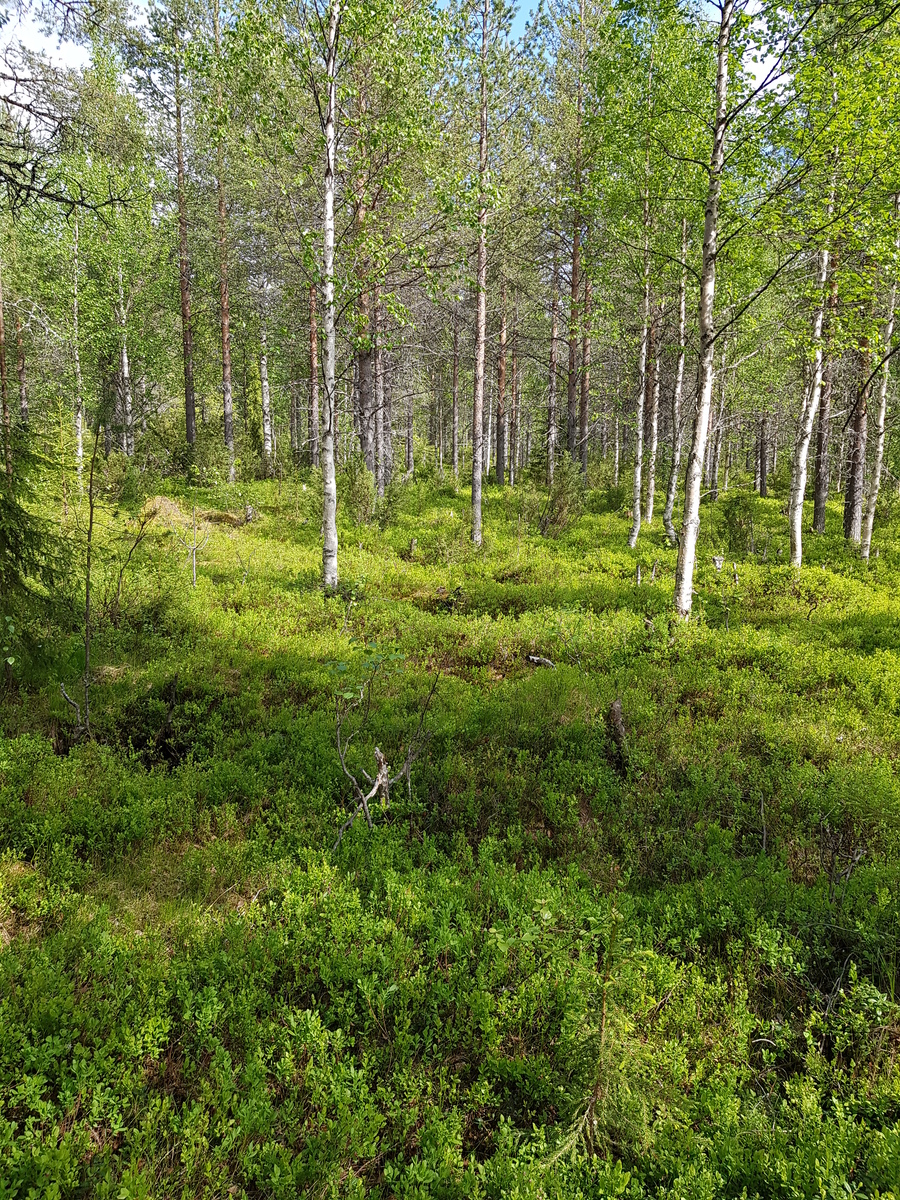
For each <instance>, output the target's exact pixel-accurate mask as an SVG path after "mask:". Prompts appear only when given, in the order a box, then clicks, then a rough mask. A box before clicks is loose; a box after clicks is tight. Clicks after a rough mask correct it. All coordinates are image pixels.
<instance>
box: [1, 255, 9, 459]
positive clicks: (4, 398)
mask: <svg viewBox="0 0 900 1200" xmlns="http://www.w3.org/2000/svg"><path fill="white" fill-rule="evenodd" d="M0 404H2V409H3V448H4V457H5V459H6V478H7V479H12V423H11V422H10V418H9V388H8V384H7V379H6V326H5V324H4V320H3V278H2V274H0Z"/></svg>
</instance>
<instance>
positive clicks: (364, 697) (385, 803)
mask: <svg viewBox="0 0 900 1200" xmlns="http://www.w3.org/2000/svg"><path fill="white" fill-rule="evenodd" d="M375 673H376V672H374V671H373V672H372V675H371V676H370V677H369V679H368V680H367V682H366V686H365V687H364V689H363V691H362V693H361V694H360V697H359V699H358V700H355V701H354V702H353V703H352V704H350V705H344V706H342V705H341V703H340V701H338V702H337V704H336V706H335V715H336V724H337V730H336V733H337V752H338V758H339V759H340V763H341V770H342V771H343V772H344V774H345V775H346V776H347V778H348V779H349V780H350V784H351V787H352V788H353V796H354V799H355V800H356V805H355V807H354V809H353V811H352V812H351V814H350V816H349V817H348V818H347V820H346V821H345V822H344V823H343V825H341V827H340V829H339V830H338V835H337V838H336V839H335V842H334V845H333V846H332V847H331V848H332V850H336V849H337V848H338V846H339V845H340V844H341V839H342V838H343V836H344V834H345V833H346V832H347V830H348V829H349V828H350V827H351V825H352V824H353V822H354V821H355V820H356V818H357V817H358V816H359V814H360V813H362V814H363V816H364V817H365V818H366V824H367V825H368V826H369V828H370V829H371V828H372V809H371V805H372V803H373V802H374V801H375V800H378V799H380V800H381V804H382V807H383V808H388V807H389V806H390V802H391V788H392V787H393V785H394V784H395V783H399V781H400V780H401V779H404V778H405V779H406V787H407V791H408V793H409V795H410V797H411V796H412V783H411V779H410V774H411V771H412V765H413V763H414V762H415V761H416V759H417V758H418V757H419V754H420V753H421V750H422V746H423V745H424V742H425V733H424V728H425V718H426V716H427V715H428V709H429V708H430V706H431V701H432V699H433V697H434V693H435V689H436V688H437V682H438V675H437V674H435V676H434V679H433V680H432V684H431V688H430V690H429V692H428V695H427V697H426V698H425V703H424V704H423V706H422V710H421V712H420V713H419V722H418V724H417V725H416V729H415V732H414V734H413V736H412V738H411V739H410V742H409V746H408V747H407V751H406V758H405V759H404V761H403V766H402V767H401V768H400V770H399V771H398V772H397V773H396V775H391V773H390V767H389V766H388V761H387V759H386V758H385V756H384V754H382V752H381V750H380V749H379V748H378V747H377V746H376V747H375V748H374V755H375V762H376V765H377V770H376V773H375V778H374V779H373V778H372V776H371V775H370V774H369V773H368V771H366V770H365V769H364V768H362V767H361V768H360V770H359V773H360V774H361V775H362V777H363V778H364V779H365V781H366V783H368V784H370V785H371V786H370V788H369V790H368V792H364V791H363V788H362V785H361V784H360V782H359V780H358V779H357V777H356V775H354V774H353V772H352V771H351V770H350V768H349V767H348V766H347V748H348V746H349V745H350V742H351V741H352V739H353V738H354V737H355V735H356V733H358V732H359V730H356V731H354V733H351V734H350V735H349V736H346V737H344V736H342V730H343V726H344V722H345V720H346V719H347V716H348V715H349V713H350V712H352V711H353V710H354V709H356V708H359V707H360V706H363V719H362V723H361V725H360V728H362V727H363V726H364V725H365V723H366V720H367V718H368V715H369V712H370V709H371V704H372V683H373V681H374V678H375Z"/></svg>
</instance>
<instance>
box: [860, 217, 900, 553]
mask: <svg viewBox="0 0 900 1200" xmlns="http://www.w3.org/2000/svg"><path fill="white" fill-rule="evenodd" d="M898 207H900V196H895V197H894V221H895V222H896V220H897V216H898ZM895 250H900V233H898V235H897V240H896V242H895ZM896 304H897V280H896V277H895V278H894V280H893V281H892V283H891V291H890V297H889V299H888V310H887V316H886V318H885V322H884V353H885V354H890V351H891V342H892V341H893V340H894V311H895V308H896ZM890 373H891V363H890V359H886V360H885V363H884V366H883V367H882V371H881V386H880V388H879V390H878V409H877V410H876V413H875V453H874V455H873V460H872V473H871V475H870V477H869V494H868V497H867V498H866V515H865V519H864V521H863V526H862V537H861V538H860V545H859V553H860V557H861V558H863V559H865V560H868V557H869V552H870V550H871V548H872V528H873V526H874V523H875V508H876V506H877V504H878V491H879V488H880V486H881V471H882V467H883V466H884V433H885V423H886V418H887V398H888V380H889V378H890Z"/></svg>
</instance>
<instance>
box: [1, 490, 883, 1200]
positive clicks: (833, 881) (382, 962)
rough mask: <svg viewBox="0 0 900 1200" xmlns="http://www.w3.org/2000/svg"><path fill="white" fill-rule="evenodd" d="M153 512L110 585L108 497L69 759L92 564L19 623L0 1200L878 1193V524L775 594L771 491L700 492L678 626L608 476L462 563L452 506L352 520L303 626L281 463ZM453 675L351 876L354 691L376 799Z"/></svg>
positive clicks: (493, 534) (657, 530) (7, 811)
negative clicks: (86, 721)
mask: <svg viewBox="0 0 900 1200" xmlns="http://www.w3.org/2000/svg"><path fill="white" fill-rule="evenodd" d="M156 486H157V488H159V487H160V486H161V485H159V484H157V485H156ZM165 490H166V494H167V500H166V502H165V503H162V502H156V504H155V505H154V503H153V502H152V501H151V504H150V507H151V508H153V507H155V509H156V512H157V515H156V518H155V519H154V520H153V522H152V523H151V524H150V525H149V526H148V529H147V532H146V536H145V537H144V538H143V540H142V541H141V542H140V544H139V545H138V546H137V548H136V549H135V550H134V552H133V553H132V554H131V557H130V559H129V560H128V562H127V565H126V566H125V567H124V568H122V564H123V563H125V561H126V557H127V555H128V551H129V548H130V547H131V545H132V542H133V540H134V538H135V536H136V534H137V530H138V525H137V516H138V514H139V512H140V511H141V508H142V505H144V500H145V497H144V496H141V495H135V494H132V495H131V498H130V502H126V499H125V498H124V497H123V498H122V499H121V500H120V502H119V503H118V506H116V505H115V504H113V503H112V502H109V503H105V505H104V507H103V509H102V511H101V512H100V514H99V518H98V519H99V528H100V531H101V543H100V545H99V546H98V553H97V558H96V570H95V577H94V597H95V622H96V623H95V636H94V641H93V647H92V679H93V683H92V688H91V698H90V703H91V713H90V720H91V729H92V733H93V738H92V739H91V740H87V741H81V742H74V743H73V737H72V729H73V724H74V713H73V711H72V710H70V709H69V707H68V706H67V704H66V703H65V702H64V700H63V699H62V698H61V696H60V687H59V685H60V682H62V683H63V684H64V685H65V687H66V689H67V691H68V692H69V695H70V696H72V697H73V698H74V699H79V700H80V696H79V694H78V693H77V689H78V680H79V673H80V671H81V670H82V669H83V653H84V651H83V644H81V643H80V633H79V628H80V626H79V621H80V620H81V619H82V618H80V617H79V608H78V605H79V603H83V581H79V580H78V579H77V578H74V579H73V578H70V579H69V580H68V581H67V582H65V581H64V582H63V583H61V585H60V590H59V594H58V595H57V596H56V597H54V599H53V604H52V606H50V607H48V606H47V605H41V604H37V603H35V604H34V605H31V606H29V607H28V608H27V609H25V610H23V614H22V617H21V619H20V621H19V623H18V626H17V629H16V631H15V636H16V638H17V639H18V641H17V643H16V645H17V646H18V649H17V650H16V654H15V657H16V658H17V661H16V664H15V665H14V667H13V668H12V669H11V672H10V678H9V679H8V681H7V687H6V691H5V693H4V694H3V696H2V699H0V725H2V736H0V1198H2V1200H7V1198H10V1197H16V1198H18V1200H25V1198H32V1197H51V1198H52V1197H56V1198H60V1200H62V1198H67V1197H86V1196H90V1197H98V1198H101V1200H102V1198H104V1197H110V1198H112V1197H116V1198H117V1200H128V1198H130V1197H131V1198H137V1197H153V1198H157V1197H184V1198H192V1200H193V1198H196V1197H210V1198H211V1197H229V1196H236V1197H272V1198H279V1200H288V1198H293V1197H297V1196H316V1197H339V1196H340V1197H345V1196H356V1195H363V1194H371V1195H373V1196H381V1197H385V1198H386V1197H398V1198H410V1200H412V1198H414V1197H421V1198H425V1197H441V1198H447V1200H449V1198H451V1197H463V1196H466V1197H482V1196H484V1197H501V1196H503V1197H513V1196H516V1197H522V1198H525V1197H545V1196H546V1197H559V1198H560V1200H562V1198H563V1197H565V1198H566V1200H574V1198H577V1197H609V1196H619V1195H624V1196H629V1197H657V1196H659V1197H662V1196H666V1197H683V1198H685V1200H687V1198H691V1200H693V1198H697V1200H700V1198H710V1200H712V1198H713V1197H734V1198H735V1200H737V1198H739V1197H748V1198H749V1197H785V1198H787V1197H804V1198H805V1197H809V1198H813V1197H837V1196H850V1195H853V1196H859V1197H870V1198H873V1200H874V1198H875V1197H887V1196H894V1197H898V1196H900V1061H898V1052H900V1005H898V1000H900V996H898V995H897V990H898V988H897V985H898V969H900V963H898V956H900V839H898V828H900V785H898V755H900V598H898V597H900V514H898V512H897V511H896V504H895V506H894V509H893V515H892V511H890V510H886V515H885V517H884V519H879V523H878V524H877V525H876V538H875V543H876V544H877V545H878V547H879V550H880V554H879V557H878V558H877V559H875V560H873V561H872V562H871V563H870V564H869V565H866V564H863V563H861V562H860V561H859V560H858V558H855V557H854V556H853V555H852V554H851V553H850V552H849V551H848V550H847V549H845V547H844V545H843V541H842V539H841V537H840V512H839V507H838V505H837V504H836V505H835V506H834V507H833V509H832V510H830V511H829V530H830V532H829V533H828V534H826V535H825V536H823V537H815V536H813V535H811V534H810V535H807V563H806V565H805V566H804V568H803V570H802V571H801V572H795V571H793V570H791V569H790V568H789V567H788V566H786V565H785V555H786V552H787V522H786V518H785V517H784V515H783V508H784V504H785V501H784V498H783V496H779V495H778V494H777V493H776V495H775V496H774V497H773V498H771V499H768V500H765V501H761V500H755V498H751V496H750V494H749V493H747V492H740V491H736V490H732V491H731V492H729V493H728V495H727V496H726V497H725V499H724V500H722V501H719V502H718V503H717V504H715V505H712V504H708V505H705V506H704V510H703V520H704V532H703V537H702V541H701V560H700V566H699V570H698V577H697V581H696V587H697V596H696V605H695V610H696V611H695V616H696V619H695V620H692V621H691V622H690V624H687V625H684V624H680V623H676V622H674V621H673V620H672V619H671V616H670V604H671V595H672V587H673V574H674V552H673V551H672V550H671V549H669V548H667V546H666V543H665V538H664V536H663V532H662V528H661V524H660V520H659V517H657V519H656V521H655V523H654V525H653V527H652V528H651V529H650V530H649V531H648V532H646V533H645V534H643V535H642V537H641V541H640V543H639V546H638V549H637V550H636V551H633V552H632V551H629V550H628V549H627V546H626V538H627V529H628V524H629V522H628V518H627V513H626V512H625V504H624V502H623V494H622V493H621V492H613V491H611V490H609V489H604V488H598V489H596V490H594V491H592V492H590V493H589V494H588V498H587V506H586V510H585V512H584V513H583V515H581V516H580V518H579V519H578V520H577V521H575V522H573V523H572V524H571V525H570V526H569V527H568V528H567V529H565V530H564V531H562V532H561V533H559V534H558V536H556V537H552V538H551V537H544V536H542V535H541V534H540V532H539V524H540V516H541V512H542V505H543V501H542V499H541V497H540V495H539V493H538V492H537V491H536V490H535V489H533V488H531V487H528V486H526V487H525V488H522V489H515V490H513V489H505V490H500V489H497V488H494V487H491V488H489V489H488V490H487V494H486V501H485V531H486V533H485V546H484V548H483V549H482V550H480V551H476V550H474V549H473V548H472V547H471V546H470V545H469V543H468V540H467V522H468V501H467V497H466V494H465V491H464V490H463V489H460V490H459V491H457V490H456V489H455V488H453V487H452V486H450V485H439V484H438V483H437V482H434V481H431V482H414V483H412V484H410V485H408V486H407V487H406V488H405V489H404V490H403V492H402V494H400V496H399V499H395V501H394V502H393V503H392V504H391V505H390V506H389V508H388V511H386V513H385V519H384V521H383V522H382V523H383V524H384V528H381V527H380V526H379V524H378V523H374V522H373V523H371V524H364V525H359V526H357V525H355V524H354V523H353V522H352V521H351V520H350V510H351V509H352V507H353V504H354V503H355V501H354V497H353V496H352V495H351V496H345V497H344V500H343V501H342V504H341V509H340V514H339V518H340V524H341V542H342V547H341V557H340V568H341V574H342V581H343V582H342V584H341V588H340V591H339V594H338V595H336V596H334V597H331V598H326V597H325V596H324V595H323V593H322V591H321V590H320V588H319V587H318V572H319V562H320V542H319V533H320V527H319V518H318V515H317V504H318V501H317V498H316V488H315V486H314V484H313V482H312V481H311V480H310V478H309V477H308V476H307V475H300V476H298V477H297V479H293V478H292V479H291V480H290V481H287V480H285V481H282V482H280V483H279V482H273V483H256V484H248V485H243V486H241V487H240V488H239V489H227V488H221V489H218V490H201V489H194V490H189V489H186V488H184V489H179V488H177V487H176V488H174V489H173V488H172V487H168V488H167V489H165ZM887 500H888V501H890V500H891V498H890V497H889V498H887ZM246 503H250V504H252V506H253V508H254V509H255V510H256V519H254V520H253V521H251V523H249V524H246V525H242V524H240V519H239V516H235V517H234V518H233V519H232V518H229V517H228V515H227V514H228V513H235V514H240V513H241V512H242V511H243V506H244V504H246ZM76 507H77V506H74V505H70V506H69V517H68V518H67V520H68V522H69V525H68V526H67V528H68V529H69V534H68V536H70V537H71V538H72V539H73V541H77V539H78V538H79V537H80V536H82V535H81V534H79V533H78V532H77V530H76V529H75V525H74V512H75V508H76ZM192 509H195V511H196V515H197V521H198V541H199V542H201V543H203V542H204V539H206V538H207V536H208V541H206V542H205V544H203V546H202V549H200V550H199V551H198V556H197V583H196V588H194V587H192V586H191V573H190V565H189V563H188V561H187V559H186V555H185V542H187V543H190V542H191V540H192V538H193V531H192V528H191V513H192ZM144 511H147V508H146V506H145V508H144ZM82 516H83V513H82ZM230 521H232V523H229V522H230ZM80 528H82V529H83V523H82V525H81V526H80ZM754 550H755V553H753V552H752V551H754ZM716 554H722V555H724V556H725V563H724V565H723V567H722V570H721V572H719V571H717V570H716V567H715V565H714V562H713V556H714V555H716ZM638 564H640V566H641V581H640V583H638V582H637V577H636V576H637V565H638ZM120 568H122V569H121V574H120ZM120 579H121V587H119V581H120ZM117 592H118V595H117ZM79 595H81V596H82V600H81V601H79V599H78V597H79ZM82 617H83V614H82ZM528 655H537V656H540V657H542V658H545V659H548V660H550V662H552V663H553V664H554V665H553V666H546V665H540V664H535V663H532V662H530V661H529V659H528ZM435 676H437V684H436V688H435V690H434V694H433V697H432V699H431V702H430V705H429V706H428V711H427V714H426V716H425V720H424V725H423V731H424V734H425V735H427V738H426V740H424V741H421V740H420V743H419V744H418V748H419V753H418V756H417V757H416V759H415V761H414V762H413V764H412V767H411V787H410V788H409V789H407V787H406V783H405V781H401V782H400V783H398V784H397V785H395V786H394V788H393V789H392V793H391V803H390V807H389V808H385V807H384V806H383V805H381V804H380V803H379V804H376V805H375V808H374V810H373V827H372V828H371V829H369V828H368V827H367V824H366V822H365V821H364V820H362V819H359V820H357V821H356V822H355V823H354V824H353V825H352V827H351V828H350V829H349V830H348V831H347V832H346V833H345V835H344V837H343V839H342V841H341V842H340V845H339V846H338V847H337V848H333V846H334V843H335V840H336V838H337V835H338V830H339V828H340V827H341V825H342V823H343V822H344V821H345V820H346V818H347V817H348V816H349V815H350V813H351V812H352V810H353V806H354V801H353V799H352V788H351V784H350V781H349V780H348V778H347V777H346V776H345V775H344V774H343V773H342V770H341V765H340V761H339V758H338V753H337V749H336V743H335V735H336V703H337V704H338V705H342V706H343V707H344V708H345V709H347V710H348V711H347V714H346V717H345V719H344V721H343V733H344V735H345V736H346V735H348V734H350V733H351V732H354V731H355V736H354V737H353V738H352V740H351V742H350V747H349V750H348V751H347V766H348V769H349V770H350V771H351V772H352V773H354V774H355V775H356V776H357V778H358V779H359V780H360V781H362V780H363V776H362V771H363V770H366V771H368V772H369V773H370V774H371V775H373V776H374V774H375V758H374V748H375V747H376V746H378V747H380V749H381V750H382V751H383V752H384V754H385V756H386V758H387V761H388V762H389V763H390V764H391V767H392V769H393V770H394V771H395V772H396V771H399V770H400V768H401V767H402V765H403V762H404V759H405V756H406V754H407V750H408V748H409V746H410V745H411V743H415V739H416V730H417V728H418V726H419V722H420V719H421V717H422V714H423V710H424V708H425V706H426V702H427V698H428V695H429V691H430V689H431V686H432V683H433V681H434V678H435ZM367 681H368V682H369V683H370V685H371V686H370V688H369V687H368V686H367ZM361 694H362V695H364V696H367V695H370V697H371V704H370V705H369V707H368V712H367V713H366V711H365V707H366V706H365V705H362V706H360V707H356V708H354V707H353V705H354V703H355V698H358V697H359V696H360V695H361ZM616 699H620V700H621V712H622V720H623V722H624V727H625V728H624V734H625V736H624V739H622V738H621V737H620V736H619V735H618V734H617V732H616V728H615V722H614V721H613V720H612V719H611V716H610V713H611V708H612V706H613V703H614V701H615V700H616Z"/></svg>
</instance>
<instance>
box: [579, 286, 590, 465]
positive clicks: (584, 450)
mask: <svg viewBox="0 0 900 1200" xmlns="http://www.w3.org/2000/svg"><path fill="white" fill-rule="evenodd" d="M582 321H583V322H584V323H583V325H582V330H581V398H580V399H581V403H580V405H579V408H578V438H579V443H580V447H579V448H580V453H581V473H582V475H583V476H584V477H585V479H586V478H587V467H588V418H589V415H590V395H591V281H590V278H589V277H588V275H587V274H585V277H584V313H583V315H582Z"/></svg>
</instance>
